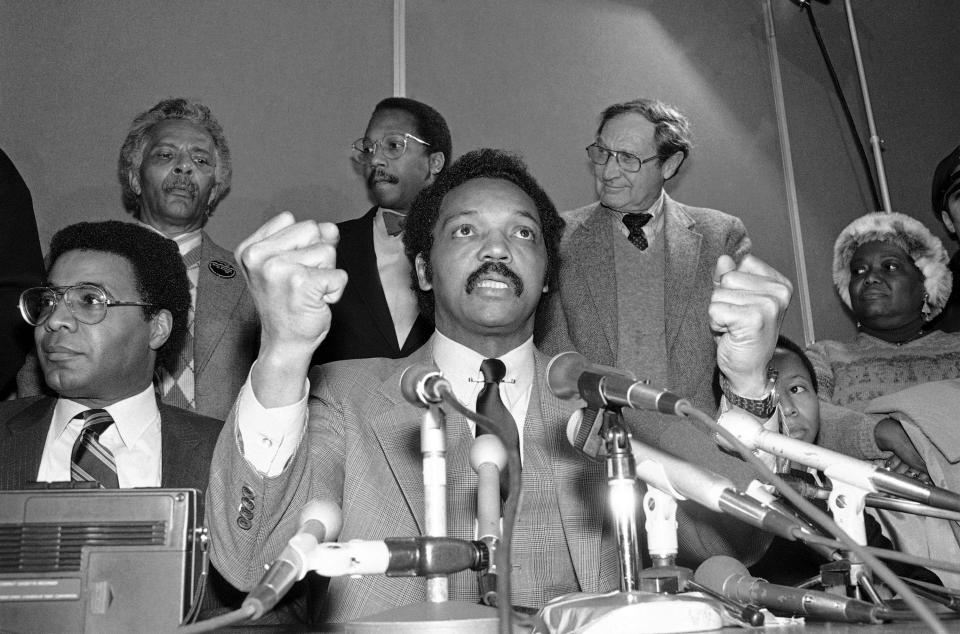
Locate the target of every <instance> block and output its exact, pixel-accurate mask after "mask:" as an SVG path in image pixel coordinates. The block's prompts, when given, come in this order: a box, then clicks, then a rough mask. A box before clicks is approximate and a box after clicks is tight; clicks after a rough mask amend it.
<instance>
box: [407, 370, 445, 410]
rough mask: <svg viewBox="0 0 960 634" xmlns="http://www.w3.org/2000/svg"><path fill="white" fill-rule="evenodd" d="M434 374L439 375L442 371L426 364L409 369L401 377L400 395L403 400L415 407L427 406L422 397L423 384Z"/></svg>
mask: <svg viewBox="0 0 960 634" xmlns="http://www.w3.org/2000/svg"><path fill="white" fill-rule="evenodd" d="M434 374H436V375H439V374H440V370H438V369H437V368H436V367H434V366H432V365H427V364H426V363H414V364H413V365H411V366H409V367H407V368H406V369H405V370H404V371H403V374H401V375H400V393H401V394H402V395H403V398H405V399H406V400H407V402H408V403H412V404H414V405H420V406H423V405H425V403H424V402H423V400H422V399H421V397H420V395H421V390H422V389H423V383H424V381H425V380H426V379H427V378H429V377H430V376H431V375H434Z"/></svg>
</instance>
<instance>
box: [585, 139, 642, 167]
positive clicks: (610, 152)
mask: <svg viewBox="0 0 960 634" xmlns="http://www.w3.org/2000/svg"><path fill="white" fill-rule="evenodd" d="M592 147H595V148H597V149H600V150H603V151H604V152H606V153H607V160H605V161H604V162H603V163H597V162H596V161H594V160H593V159H592V158H590V148H592ZM584 149H585V150H586V151H587V158H589V159H590V162H591V163H593V164H594V165H606V164H607V163H609V162H610V157H611V156H614V157H616V159H617V166H618V167H620V169H622V170H624V171H627V172H630V173H631V174H636V173H637V172H639V171H640V170H641V169H642V168H643V166H644V165H645V164H647V163H649V162H650V161H652V160H653V159H656V158H660V155H659V154H654V155H653V156H648V157H647V158H640V157H639V156H637V155H636V154H634V153H633V152H625V151H624V150H611V149H610V148H608V147H605V146H603V145H600V144H599V143H598V142H596V141H594V142H593V143H591V144H590V145H588V146H587V147H585V148H584ZM621 154H623V155H626V156H632V157H633V158H635V159H637V161H639V163H640V164H639V165H637V169H635V170H632V169H630V168H628V167H627V166H626V165H624V164H623V163H621V162H620V155H621Z"/></svg>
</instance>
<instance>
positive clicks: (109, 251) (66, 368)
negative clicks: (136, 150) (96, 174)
mask: <svg viewBox="0 0 960 634" xmlns="http://www.w3.org/2000/svg"><path fill="white" fill-rule="evenodd" d="M49 261H50V271H49V273H48V275H47V285H46V286H41V287H35V288H31V289H29V290H27V291H25V292H24V293H23V294H22V295H21V299H20V310H21V312H22V313H23V318H24V319H25V320H26V321H27V322H28V323H29V324H30V325H32V326H33V327H34V340H35V342H36V351H37V354H38V356H39V360H40V367H41V368H42V369H43V374H44V377H45V379H46V382H47V384H48V385H49V386H50V388H51V389H53V390H54V391H55V392H56V393H57V396H56V397H51V396H41V397H31V398H22V399H18V400H13V401H5V402H0V488H3V489H18V488H23V487H25V486H26V485H27V483H29V482H34V481H41V482H52V481H62V480H97V481H99V482H100V485H101V486H104V487H110V486H112V487H117V486H119V487H124V488H127V487H157V486H165V487H192V488H195V489H199V490H200V491H203V490H204V489H206V483H207V474H208V471H209V466H210V457H211V455H212V453H213V448H214V444H215V442H216V438H217V434H218V432H219V430H220V427H221V426H222V424H223V423H222V422H221V421H218V420H214V419H212V418H207V417H205V416H199V415H197V414H194V413H191V412H187V411H184V410H182V409H178V408H176V407H171V406H168V405H163V404H158V402H157V397H156V394H155V392H154V385H153V377H154V370H155V368H156V366H157V364H158V362H159V360H160V359H161V358H163V356H164V355H165V354H168V353H169V352H170V351H171V350H174V351H175V349H176V346H177V344H178V343H179V341H181V340H182V338H183V333H184V330H185V328H186V320H187V307H188V306H189V305H190V291H189V288H188V283H187V276H186V272H185V271H184V267H183V261H182V260H181V259H180V257H179V254H178V253H177V248H176V245H175V244H174V243H173V242H171V241H169V240H166V239H165V238H163V237H162V236H159V235H157V234H155V233H153V232H151V231H149V230H147V229H144V228H143V227H139V226H137V225H133V224H129V223H124V222H117V221H110V222H96V223H83V222H82V223H79V224H75V225H71V226H69V227H67V228H65V229H62V230H61V231H59V232H58V233H57V234H56V235H55V236H54V238H53V241H52V243H51V245H50V254H49ZM87 421H89V423H88V422H87ZM85 428H87V430H86V431H84V429H85ZM91 454H96V455H98V456H99V457H100V458H102V459H101V460H99V464H96V463H90V462H88V459H89V456H90V455H91Z"/></svg>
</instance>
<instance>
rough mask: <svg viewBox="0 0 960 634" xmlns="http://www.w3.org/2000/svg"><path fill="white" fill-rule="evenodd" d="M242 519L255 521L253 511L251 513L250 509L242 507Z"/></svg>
mask: <svg viewBox="0 0 960 634" xmlns="http://www.w3.org/2000/svg"><path fill="white" fill-rule="evenodd" d="M240 517H244V518H246V519H248V520H252V519H253V511H251V510H250V509H248V508H244V507H242V506H241V507H240Z"/></svg>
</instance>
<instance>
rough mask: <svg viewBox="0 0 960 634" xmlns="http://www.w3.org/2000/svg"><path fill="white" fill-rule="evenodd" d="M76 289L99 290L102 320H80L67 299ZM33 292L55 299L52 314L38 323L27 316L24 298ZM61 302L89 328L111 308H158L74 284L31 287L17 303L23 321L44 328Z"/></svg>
mask: <svg viewBox="0 0 960 634" xmlns="http://www.w3.org/2000/svg"><path fill="white" fill-rule="evenodd" d="M75 288H92V289H95V290H97V291H98V292H99V293H100V294H101V295H102V296H103V304H99V305H100V306H103V313H102V315H103V316H102V317H100V319H98V320H97V321H94V322H88V321H84V320H82V319H80V317H78V316H77V313H76V312H74V309H73V303H72V302H69V301H67V297H66V295H67V293H69V292H70V291H71V290H73V289H75ZM31 291H49V292H52V293H53V298H54V304H53V307H52V308H51V309H50V314H49V315H47V316H46V317H45V318H44V319H41V320H39V321H37V322H33V321H31V319H30V317H29V316H28V315H27V310H26V308H25V307H24V300H23V298H24V296H25V295H26V294H27V293H29V292H31ZM61 301H63V302H64V303H65V304H66V305H67V310H69V311H70V314H71V315H72V316H73V318H74V319H76V320H77V321H78V322H80V323H81V324H87V325H88V326H95V325H96V324H99V323H100V322H102V321H103V320H104V319H106V318H107V308H110V307H112V306H142V307H143V306H145V307H150V308H153V307H155V306H156V304H149V303H146V302H123V301H118V300H115V299H110V297H109V296H108V295H107V290H106V289H105V288H103V287H102V286H100V285H98V284H72V285H70V286H31V287H30V288H28V289H26V290H24V291H23V292H22V293H20V299H19V301H18V302H17V307H18V308H19V309H20V316H21V317H23V320H24V321H25V322H27V323H28V324H29V325H31V326H34V327H36V326H42V325H43V324H45V323H47V322H48V321H49V320H50V318H51V317H52V316H53V314H54V313H55V312H56V310H57V306H59V305H60V302H61Z"/></svg>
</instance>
